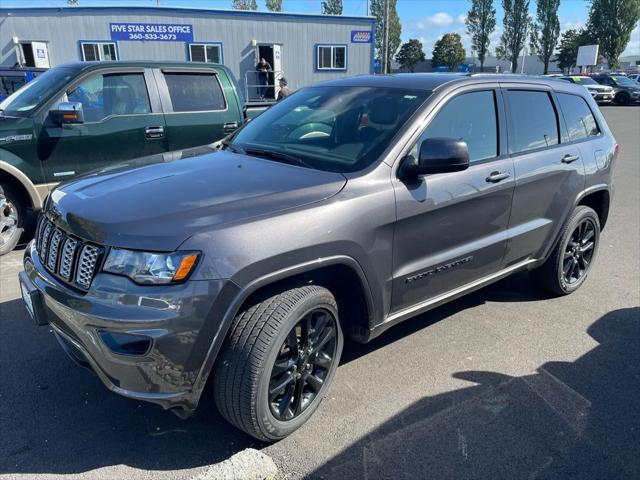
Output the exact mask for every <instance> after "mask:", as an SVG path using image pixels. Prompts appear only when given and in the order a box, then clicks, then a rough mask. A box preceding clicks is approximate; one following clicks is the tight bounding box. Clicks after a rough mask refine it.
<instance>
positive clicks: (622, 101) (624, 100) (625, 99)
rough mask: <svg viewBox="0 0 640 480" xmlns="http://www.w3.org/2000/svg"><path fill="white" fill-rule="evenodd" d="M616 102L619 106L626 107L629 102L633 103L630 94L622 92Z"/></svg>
mask: <svg viewBox="0 0 640 480" xmlns="http://www.w3.org/2000/svg"><path fill="white" fill-rule="evenodd" d="M614 100H615V102H616V104H617V105H621V106H626V105H629V102H631V97H630V96H629V94H628V93H625V92H622V93H619V94H618V95H616V97H615V99H614Z"/></svg>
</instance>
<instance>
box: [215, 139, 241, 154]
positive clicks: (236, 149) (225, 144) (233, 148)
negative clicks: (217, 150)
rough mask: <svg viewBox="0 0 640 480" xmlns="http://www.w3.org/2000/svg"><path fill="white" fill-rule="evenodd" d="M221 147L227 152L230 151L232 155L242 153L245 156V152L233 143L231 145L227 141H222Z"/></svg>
mask: <svg viewBox="0 0 640 480" xmlns="http://www.w3.org/2000/svg"><path fill="white" fill-rule="evenodd" d="M220 143H222V146H223V147H224V148H226V149H228V150H231V151H232V152H233V153H242V154H245V153H247V152H245V150H244V148H242V147H240V146H238V145H235V144H233V143H231V142H230V141H229V140H222V142H220Z"/></svg>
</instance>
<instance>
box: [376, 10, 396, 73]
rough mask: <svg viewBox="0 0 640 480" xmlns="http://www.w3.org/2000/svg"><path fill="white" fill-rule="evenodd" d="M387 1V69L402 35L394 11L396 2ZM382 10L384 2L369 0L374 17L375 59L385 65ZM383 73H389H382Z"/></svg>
mask: <svg viewBox="0 0 640 480" xmlns="http://www.w3.org/2000/svg"><path fill="white" fill-rule="evenodd" d="M388 1H389V45H388V49H387V62H386V65H387V68H390V66H391V60H392V59H393V56H394V55H395V53H396V50H398V47H400V43H401V42H402V40H401V39H400V35H401V34H402V25H401V23H400V17H399V16H398V10H397V9H396V4H397V0H388ZM384 10H385V0H371V15H373V16H374V17H376V28H375V32H376V36H375V48H376V52H377V57H378V59H379V60H380V62H381V63H382V64H383V65H385V61H384V58H383V57H384V27H385V25H384ZM383 73H389V72H388V71H387V72H383Z"/></svg>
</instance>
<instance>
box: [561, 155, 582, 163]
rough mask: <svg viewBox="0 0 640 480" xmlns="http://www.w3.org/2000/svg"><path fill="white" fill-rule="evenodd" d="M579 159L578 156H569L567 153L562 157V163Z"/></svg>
mask: <svg viewBox="0 0 640 480" xmlns="http://www.w3.org/2000/svg"><path fill="white" fill-rule="evenodd" d="M579 159H580V157H579V156H578V155H569V154H568V153H567V154H566V155H565V156H564V157H562V163H572V162H575V161H576V160H579Z"/></svg>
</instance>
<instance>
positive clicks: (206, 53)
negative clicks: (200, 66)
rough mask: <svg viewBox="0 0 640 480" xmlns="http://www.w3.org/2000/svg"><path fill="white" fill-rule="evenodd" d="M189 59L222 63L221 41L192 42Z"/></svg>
mask: <svg viewBox="0 0 640 480" xmlns="http://www.w3.org/2000/svg"><path fill="white" fill-rule="evenodd" d="M189 61H191V62H207V63H222V44H221V43H190V44H189Z"/></svg>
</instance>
